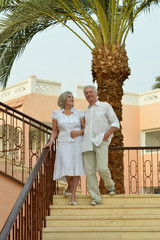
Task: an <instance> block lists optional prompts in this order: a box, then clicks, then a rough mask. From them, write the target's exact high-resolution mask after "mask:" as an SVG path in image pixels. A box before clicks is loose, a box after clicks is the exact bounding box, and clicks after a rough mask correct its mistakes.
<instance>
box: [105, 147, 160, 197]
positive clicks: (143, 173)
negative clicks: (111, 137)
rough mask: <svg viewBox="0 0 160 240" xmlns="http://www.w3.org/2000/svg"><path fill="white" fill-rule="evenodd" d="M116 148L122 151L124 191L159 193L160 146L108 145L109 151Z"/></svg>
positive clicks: (127, 192)
mask: <svg viewBox="0 0 160 240" xmlns="http://www.w3.org/2000/svg"><path fill="white" fill-rule="evenodd" d="M118 150H122V151H123V153H124V157H123V162H124V185H125V193H126V194H147V193H153V194H154V193H156V194H157V193H160V146H155V147H109V151H114V152H116V151H118ZM114 161H116V159H114Z"/></svg>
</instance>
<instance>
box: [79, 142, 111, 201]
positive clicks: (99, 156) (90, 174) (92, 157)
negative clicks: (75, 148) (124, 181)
mask: <svg viewBox="0 0 160 240" xmlns="http://www.w3.org/2000/svg"><path fill="white" fill-rule="evenodd" d="M108 146H109V142H108V141H107V142H102V143H101V144H100V145H99V146H96V145H94V144H93V151H88V152H84V153H83V158H84V166H85V170H86V176H87V185H88V190H89V193H90V194H91V197H92V199H94V200H96V201H98V202H101V196H100V193H99V186H98V179H97V175H96V173H97V171H98V172H99V174H100V176H101V178H102V179H103V181H104V185H105V187H107V189H108V190H111V189H113V188H114V185H115V184H114V182H113V180H112V179H111V173H110V170H109V168H108Z"/></svg>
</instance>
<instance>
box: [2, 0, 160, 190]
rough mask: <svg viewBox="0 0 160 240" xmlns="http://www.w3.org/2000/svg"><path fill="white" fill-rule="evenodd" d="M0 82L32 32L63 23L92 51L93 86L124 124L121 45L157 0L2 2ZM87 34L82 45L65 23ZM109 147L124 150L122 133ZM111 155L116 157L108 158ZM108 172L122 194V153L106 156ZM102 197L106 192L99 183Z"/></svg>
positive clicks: (125, 65) (124, 56)
mask: <svg viewBox="0 0 160 240" xmlns="http://www.w3.org/2000/svg"><path fill="white" fill-rule="evenodd" d="M0 3H1V13H2V14H3V16H4V17H1V21H0V30H1V31H0V82H1V84H2V85H3V87H5V86H6V83H7V79H8V76H9V74H10V70H11V68H12V65H13V62H14V61H15V59H16V58H17V57H19V56H20V54H21V53H22V52H23V50H24V49H25V47H26V45H27V44H28V43H29V42H30V41H31V39H32V38H33V36H34V35H35V34H36V33H39V32H41V31H43V30H45V29H46V28H49V27H50V26H54V25H56V24H62V25H64V26H65V27H67V28H68V29H69V30H71V31H72V32H73V33H74V34H76V36H77V37H79V38H80V39H81V40H82V41H83V42H84V44H86V46H87V47H88V48H89V49H90V50H91V53H92V57H93V58H92V76H93V82H95V81H96V82H97V85H98V96H99V100H100V101H107V102H109V103H110V104H111V105H112V107H113V108H114V110H115V112H116V114H117V116H118V118H119V121H121V120H122V104H121V100H122V96H123V88H122V86H123V83H124V81H125V80H126V79H127V78H128V76H129V75H130V68H129V66H128V57H127V53H126V50H125V41H126V38H127V35H128V33H129V31H130V30H132V31H133V23H134V20H135V19H136V18H137V17H138V16H139V14H140V13H141V12H142V11H145V10H147V9H148V10H149V9H150V7H151V5H152V4H158V3H159V0H143V1H142V0H137V1H136V0H26V1H24V0H23V1H22V0H1V1H0ZM70 22H73V23H74V24H75V25H76V26H77V27H78V28H79V29H80V30H81V31H82V32H83V34H85V35H86V37H87V38H88V40H89V43H88V42H86V41H85V40H84V39H83V38H82V37H81V36H80V34H79V33H78V32H76V31H74V30H73V28H72V27H71V26H70V25H69V23H70ZM111 146H123V136H122V133H121V129H120V130H119V131H117V132H116V134H115V136H114V138H113V141H112V143H111ZM112 154H114V156H113V155H112ZM110 169H111V172H112V176H113V178H114V180H115V182H116V188H117V192H118V193H124V185H123V184H124V183H123V181H124V179H123V152H122V151H116V152H114V153H113V152H112V153H110ZM100 190H101V193H105V192H106V189H105V188H104V186H103V183H102V184H101V185H100Z"/></svg>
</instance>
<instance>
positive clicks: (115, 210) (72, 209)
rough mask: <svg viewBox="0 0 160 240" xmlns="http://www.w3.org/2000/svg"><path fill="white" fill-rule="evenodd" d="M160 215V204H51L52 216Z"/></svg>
mask: <svg viewBox="0 0 160 240" xmlns="http://www.w3.org/2000/svg"><path fill="white" fill-rule="evenodd" d="M136 214H137V215H153V214H155V215H160V203H159V204H152V205H151V204H145V205H144V204H131V205H129V204H127V205H123V204H116V205H113V204H111V205H97V206H90V205H76V206H70V205H51V206H50V215H51V216H69V215H70V216H97V215H102V216H104V215H118V216H119V215H136Z"/></svg>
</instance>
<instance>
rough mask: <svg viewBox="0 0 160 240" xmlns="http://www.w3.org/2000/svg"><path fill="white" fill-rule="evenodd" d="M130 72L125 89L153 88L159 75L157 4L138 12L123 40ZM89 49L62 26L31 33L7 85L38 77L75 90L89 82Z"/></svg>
mask: <svg viewBox="0 0 160 240" xmlns="http://www.w3.org/2000/svg"><path fill="white" fill-rule="evenodd" d="M126 51H127V55H128V58H129V67H130V68H131V75H130V77H129V78H128V79H127V80H126V81H125V83H124V87H123V88H124V91H125V92H133V93H142V92H146V91H151V90H152V85H153V84H154V82H155V78H156V77H157V76H160V7H156V8H155V7H153V8H152V10H151V12H150V13H145V14H141V15H140V16H139V17H138V18H137V20H136V22H135V23H134V33H131V32H130V33H129V35H128V38H127V41H126ZM91 59H92V56H91V51H90V49H89V48H88V47H87V46H86V45H85V44H84V43H83V42H81V40H80V39H78V38H77V37H76V36H75V35H74V34H73V33H71V32H70V31H69V30H68V29H66V28H65V27H62V26H56V27H52V28H50V29H48V30H45V31H44V32H42V33H38V34H37V35H35V36H34V38H33V39H32V40H31V42H30V43H29V44H28V45H27V47H26V49H25V51H24V52H23V53H22V55H21V56H20V57H19V58H18V59H17V60H16V62H15V63H14V64H13V67H12V70H11V74H10V77H9V80H8V85H7V86H10V85H13V84H15V83H18V82H21V81H24V80H26V79H27V78H28V77H29V76H30V75H32V74H34V75H36V76H37V78H38V79H43V80H49V81H55V82H60V83H62V92H63V91H67V90H69V91H72V92H73V94H74V95H75V94H76V86H77V85H83V86H84V85H88V84H92V75H91Z"/></svg>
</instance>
